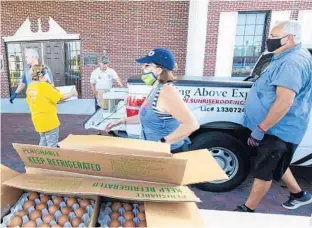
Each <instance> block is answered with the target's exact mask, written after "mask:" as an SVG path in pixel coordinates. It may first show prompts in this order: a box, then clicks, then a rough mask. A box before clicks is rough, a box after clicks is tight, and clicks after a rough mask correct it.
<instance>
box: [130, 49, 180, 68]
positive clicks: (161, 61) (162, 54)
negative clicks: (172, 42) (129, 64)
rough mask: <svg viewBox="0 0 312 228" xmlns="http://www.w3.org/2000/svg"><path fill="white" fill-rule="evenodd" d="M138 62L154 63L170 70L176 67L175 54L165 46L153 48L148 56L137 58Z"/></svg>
mask: <svg viewBox="0 0 312 228" xmlns="http://www.w3.org/2000/svg"><path fill="white" fill-rule="evenodd" d="M136 62H138V63H154V64H156V65H159V66H161V67H164V68H166V69H168V70H173V68H174V63H175V60H174V56H173V54H172V53H171V51H169V50H168V49H165V48H155V49H153V50H151V51H150V52H149V53H148V54H147V56H145V57H142V58H138V59H136Z"/></svg>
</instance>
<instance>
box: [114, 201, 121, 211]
mask: <svg viewBox="0 0 312 228" xmlns="http://www.w3.org/2000/svg"><path fill="white" fill-rule="evenodd" d="M120 207H121V203H120V202H115V203H113V204H112V211H118V209H119V208H120Z"/></svg>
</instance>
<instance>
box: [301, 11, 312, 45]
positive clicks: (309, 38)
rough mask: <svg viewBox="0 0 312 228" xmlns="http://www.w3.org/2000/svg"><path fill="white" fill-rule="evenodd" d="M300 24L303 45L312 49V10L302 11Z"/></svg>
mask: <svg viewBox="0 0 312 228" xmlns="http://www.w3.org/2000/svg"><path fill="white" fill-rule="evenodd" d="M298 22H299V23H300V24H301V28H302V34H301V42H302V44H303V45H304V46H305V47H307V48H311V49H312V10H300V11H299V15H298Z"/></svg>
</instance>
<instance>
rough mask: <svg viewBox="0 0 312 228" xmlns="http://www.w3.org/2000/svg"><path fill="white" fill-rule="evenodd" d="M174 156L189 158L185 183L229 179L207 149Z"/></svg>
mask: <svg viewBox="0 0 312 228" xmlns="http://www.w3.org/2000/svg"><path fill="white" fill-rule="evenodd" d="M174 157H175V158H183V159H186V160H187V164H186V170H185V175H184V178H183V182H182V183H183V185H187V184H194V183H201V182H208V181H215V180H226V179H228V176H227V175H226V173H225V172H224V171H223V170H222V168H221V167H220V166H219V164H218V162H217V161H216V159H214V158H213V157H212V155H211V154H210V153H209V151H208V150H207V149H204V150H195V151H188V152H185V153H178V154H174Z"/></svg>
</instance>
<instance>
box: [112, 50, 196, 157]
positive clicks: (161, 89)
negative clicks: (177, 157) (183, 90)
mask: <svg viewBox="0 0 312 228" xmlns="http://www.w3.org/2000/svg"><path fill="white" fill-rule="evenodd" d="M136 61H137V62H138V63H140V64H142V70H143V72H144V73H143V75H142V80H143V81H144V82H145V83H146V84H147V85H149V86H152V90H151V92H150V93H149V95H148V96H147V98H146V99H145V101H144V103H143V104H142V106H141V108H140V111H139V114H138V115H136V116H132V117H129V118H122V119H120V120H118V121H115V122H112V123H110V124H108V125H107V127H106V131H107V132H108V131H110V130H111V129H112V128H113V127H116V126H118V125H121V124H141V126H142V132H141V138H142V139H144V140H149V141H160V142H164V143H169V144H171V152H172V153H176V152H182V151H185V150H187V149H188V145H189V144H190V140H189V138H188V136H189V135H190V134H191V133H193V132H194V131H196V130H197V129H198V128H199V125H198V123H197V120H196V119H195V117H194V116H193V114H192V113H191V111H190V110H189V109H188V107H187V106H186V104H185V103H184V101H183V99H182V97H181V96H180V94H179V92H178V91H177V89H176V88H175V86H174V85H173V82H175V81H176V77H175V75H174V74H173V69H174V68H175V60H174V56H173V55H172V53H171V52H170V51H169V50H167V49H163V48H156V49H153V50H152V51H150V52H149V53H148V55H147V56H145V57H142V58H139V59H137V60H136Z"/></svg>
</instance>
